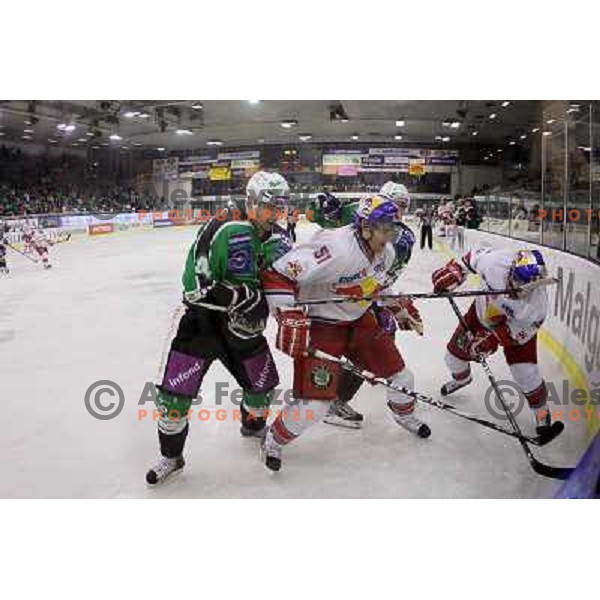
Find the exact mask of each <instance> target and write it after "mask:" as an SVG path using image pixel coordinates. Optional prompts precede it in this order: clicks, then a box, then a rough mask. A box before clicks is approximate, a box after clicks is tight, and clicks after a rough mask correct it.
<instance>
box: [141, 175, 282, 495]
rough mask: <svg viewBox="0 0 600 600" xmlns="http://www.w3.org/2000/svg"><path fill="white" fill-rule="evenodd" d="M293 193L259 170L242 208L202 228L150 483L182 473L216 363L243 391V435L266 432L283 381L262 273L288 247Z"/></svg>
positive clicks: (186, 279)
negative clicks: (270, 339) (193, 422)
mask: <svg viewBox="0 0 600 600" xmlns="http://www.w3.org/2000/svg"><path fill="white" fill-rule="evenodd" d="M288 196H289V187H288V184H287V182H286V181H285V179H284V178H283V177H282V176H281V175H279V174H277V173H266V172H264V171H259V172H258V173H256V174H254V175H253V176H252V177H251V179H250V180H249V182H248V186H247V188H246V204H245V206H244V207H241V208H240V209H237V208H235V207H234V206H233V205H232V204H230V205H229V207H228V209H226V210H224V209H222V210H221V211H217V214H216V215H214V216H213V217H212V218H211V219H210V220H209V221H207V222H206V223H205V224H204V225H203V226H202V227H201V228H200V229H199V231H198V234H197V236H196V240H195V241H194V243H193V245H192V247H191V248H190V251H189V253H188V256H187V260H186V263H185V269H184V273H183V278H182V280H183V302H184V304H185V305H186V311H185V313H184V315H183V316H182V317H181V320H180V322H179V326H178V330H177V334H176V336H175V338H174V339H173V341H172V342H171V347H170V351H169V355H168V359H167V363H166V366H165V369H164V374H163V379H162V383H161V384H160V385H158V386H157V388H158V397H157V401H156V403H157V406H158V409H159V418H158V438H159V443H160V452H161V455H162V456H161V458H160V460H159V461H158V463H157V464H156V465H154V466H153V467H152V468H151V469H150V470H149V471H148V473H147V474H146V481H147V482H148V483H149V484H156V483H158V482H160V481H162V480H163V479H164V478H165V477H167V476H168V475H169V474H171V473H173V472H174V471H178V470H180V469H182V468H183V466H184V464H185V463H184V459H183V449H184V445H185V440H186V437H187V434H188V429H189V423H188V418H187V413H188V411H189V409H190V407H191V404H192V401H193V400H194V398H195V397H196V395H197V394H198V391H199V390H200V386H201V383H202V379H203V378H204V375H205V374H206V372H207V371H208V369H209V367H210V365H211V363H212V362H213V361H214V360H217V359H218V360H220V361H221V362H222V363H223V364H224V365H225V366H226V367H227V369H228V370H229V372H230V373H231V374H232V375H233V377H234V378H235V379H236V381H237V383H238V384H239V386H240V387H241V388H242V390H243V399H242V404H241V420H242V425H241V433H242V435H244V436H256V437H259V436H260V435H262V430H263V429H264V426H265V422H266V410H267V409H268V408H269V404H270V398H271V394H272V391H273V389H274V388H275V386H276V385H277V384H278V383H279V377H278V374H277V369H276V367H275V363H274V361H273V357H272V355H271V352H270V350H269V346H268V345H267V341H266V339H265V337H264V335H263V331H264V329H265V327H266V322H267V317H268V313H269V311H268V306H267V302H266V300H265V298H264V296H263V293H262V290H261V285H260V271H262V270H263V269H265V268H267V267H268V266H270V264H271V263H272V262H273V261H274V260H276V259H277V258H279V257H280V256H282V255H283V254H285V253H286V252H287V251H288V250H289V249H290V248H291V244H290V243H289V241H288V238H287V236H286V233H285V231H284V230H283V229H282V228H281V227H279V226H278V225H277V223H276V220H277V212H278V211H282V210H284V209H285V207H286V205H287V200H288Z"/></svg>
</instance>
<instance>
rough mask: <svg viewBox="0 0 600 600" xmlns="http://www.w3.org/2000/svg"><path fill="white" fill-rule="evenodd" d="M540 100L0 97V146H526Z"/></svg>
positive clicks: (540, 116) (537, 123)
mask: <svg viewBox="0 0 600 600" xmlns="http://www.w3.org/2000/svg"><path fill="white" fill-rule="evenodd" d="M543 106H544V103H543V102H542V101H529V100H527V101H523V100H520V101H508V100H477V101H471V100H456V101H454V100H448V101H380V100H373V101H370V100H341V101H340V100H333V101H328V100H301V101H279V100H273V101H271V100H261V101H251V100H226V101H219V100H209V101H190V100H172V101H169V100H162V101H147V100H128V101H125V100H102V101H50V100H48V101H0V143H1V142H2V140H11V141H15V142H22V143H24V144H27V143H38V144H44V145H46V144H47V145H56V146H75V147H77V146H79V147H102V146H105V147H106V146H108V147H110V146H115V147H120V148H123V147H125V148H127V149H131V150H133V149H135V148H143V149H156V148H164V149H165V150H166V151H170V150H182V149H201V148H203V147H206V146H210V145H223V146H257V145H261V144H298V143H333V142H335V143H339V142H345V143H352V142H353V141H360V142H369V143H391V144H395V145H396V144H397V145H407V146H415V145H418V146H428V147H435V146H437V145H439V146H445V147H449V148H452V147H457V148H460V147H465V146H483V145H487V146H504V145H507V144H509V143H510V142H511V141H514V140H516V141H517V143H522V144H525V143H526V139H527V136H528V135H529V134H530V133H531V130H532V129H533V128H535V127H542V120H543V114H542V113H543V110H544V108H543ZM111 136H112V139H111ZM398 136H401V137H398ZM523 136H525V137H523Z"/></svg>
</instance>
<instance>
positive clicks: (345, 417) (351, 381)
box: [323, 181, 423, 429]
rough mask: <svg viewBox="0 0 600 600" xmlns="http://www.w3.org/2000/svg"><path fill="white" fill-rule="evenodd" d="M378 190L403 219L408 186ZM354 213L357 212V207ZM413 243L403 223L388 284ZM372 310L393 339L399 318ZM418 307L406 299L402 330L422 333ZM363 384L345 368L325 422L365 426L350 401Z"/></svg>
mask: <svg viewBox="0 0 600 600" xmlns="http://www.w3.org/2000/svg"><path fill="white" fill-rule="evenodd" d="M379 193H380V195H382V196H386V197H387V198H390V199H391V200H393V201H394V202H395V203H396V206H397V207H398V211H399V217H400V219H402V217H403V216H404V214H405V213H406V211H408V208H409V206H410V194H409V192H408V189H407V188H406V186H405V185H403V184H401V183H396V182H394V181H388V182H386V183H385V184H384V185H383V186H382V188H381V190H380V192H379ZM357 204H358V203H357ZM354 212H356V210H355V211H354ZM353 216H354V215H353ZM414 243H415V234H414V233H413V231H412V230H411V229H410V227H408V225H406V224H405V223H400V224H399V226H398V233H397V235H396V238H395V239H394V240H393V242H392V245H393V246H394V250H395V252H396V257H395V260H394V262H393V264H392V267H391V268H390V270H389V272H388V278H389V281H388V286H391V285H393V284H394V282H395V281H396V280H397V279H398V277H399V275H400V273H401V271H402V270H403V269H404V268H405V267H406V265H407V264H408V261H409V260H410V257H411V254H412V247H413V245H414ZM372 310H373V311H374V313H375V315H376V316H377V320H378V322H379V324H380V325H381V327H382V328H383V329H384V330H385V331H386V332H387V333H388V334H389V335H391V336H392V338H394V336H395V333H396V330H397V329H398V319H396V318H395V316H394V315H393V314H392V313H391V311H390V310H389V309H387V308H384V307H380V306H378V305H376V304H375V305H374V306H372ZM415 310H416V309H415V308H414V306H413V305H412V304H411V303H409V302H407V303H406V306H405V308H404V312H405V318H404V319H402V320H401V321H400V322H401V323H402V328H403V329H414V330H416V331H417V332H418V333H419V335H422V334H423V331H422V324H421V325H419V320H420V318H419V317H418V313H417V317H416V319H414V320H413V319H411V318H410V316H411V313H412V312H414V311H415ZM362 385H363V380H362V379H361V378H360V377H358V376H357V375H354V374H353V373H350V372H349V371H342V372H341V373H340V377H339V381H338V394H337V398H336V399H335V401H333V402H332V403H331V405H330V407H329V411H328V412H327V414H326V415H325V418H324V419H323V421H324V422H325V423H328V424H330V425H337V426H339V427H347V428H350V429H359V428H360V427H361V426H362V423H363V421H364V417H363V415H362V414H361V413H359V412H358V411H356V410H355V409H354V408H353V407H352V406H350V401H351V400H352V398H354V396H355V395H356V393H357V392H358V390H359V389H360V387H361V386H362Z"/></svg>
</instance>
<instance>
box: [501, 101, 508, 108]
mask: <svg viewBox="0 0 600 600" xmlns="http://www.w3.org/2000/svg"><path fill="white" fill-rule="evenodd" d="M509 104H510V101H509V100H505V101H504V102H503V103H502V108H506V107H507V106H508V105H509Z"/></svg>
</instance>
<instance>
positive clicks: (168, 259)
mask: <svg viewBox="0 0 600 600" xmlns="http://www.w3.org/2000/svg"><path fill="white" fill-rule="evenodd" d="M314 227H315V226H313V225H310V224H302V225H301V226H300V227H299V239H300V240H302V239H303V238H306V237H307V236H309V235H311V234H312V232H313V231H314ZM195 231H196V228H195V227H180V228H169V229H155V230H146V231H144V230H135V231H130V232H123V233H116V234H113V235H108V236H105V237H100V236H99V237H98V238H90V237H88V236H85V237H80V238H75V239H73V240H72V241H70V242H69V243H65V244H60V245H57V246H55V247H54V248H53V249H52V254H51V260H52V262H53V264H54V268H53V269H51V270H49V271H43V270H41V268H40V267H39V265H35V264H33V263H31V262H29V261H27V260H26V259H25V258H23V257H21V256H18V255H16V254H14V253H11V256H10V258H11V266H12V269H13V270H12V272H11V275H10V276H9V277H6V278H4V279H3V280H0V364H2V365H3V372H2V376H1V377H0V389H1V392H2V393H1V397H2V401H3V415H4V416H3V424H4V425H3V433H2V436H1V437H0V440H1V442H0V443H1V451H0V456H1V460H2V477H1V478H0V497H3V498H21V497H24V498H31V497H32V498H367V497H375V498H384V497H390V498H490V497H491V498H550V497H552V496H553V495H554V493H555V491H556V490H557V488H558V486H559V482H557V481H555V480H551V479H545V478H543V477H541V476H538V475H536V474H535V473H534V472H533V471H532V469H531V467H530V465H529V463H528V461H527V460H526V458H525V455H524V454H523V451H522V449H521V447H520V446H519V444H518V443H517V441H516V440H514V439H512V438H509V437H507V436H505V435H502V434H499V433H497V432H494V431H491V430H487V429H484V428H482V427H481V426H479V425H477V424H475V423H471V422H468V421H465V420H462V419H459V418H457V417H455V416H453V415H452V414H450V413H448V412H444V411H440V410H438V409H437V408H434V407H430V406H426V405H423V404H420V405H419V407H418V410H419V414H420V416H421V418H422V419H423V420H424V421H425V422H427V423H428V424H429V425H430V426H431V429H432V435H431V437H430V438H429V439H427V440H421V439H418V438H416V437H415V436H412V435H410V434H409V433H408V432H406V431H405V430H403V429H402V428H400V427H399V426H398V425H396V423H395V422H394V421H393V419H392V417H391V414H389V410H388V409H387V407H386V405H385V401H384V390H383V389H380V388H375V387H371V386H368V385H366V384H364V385H363V387H362V388H361V390H360V392H359V395H358V397H357V398H356V399H355V401H354V406H355V407H356V408H357V409H358V410H360V411H361V412H363V413H364V415H365V423H364V426H363V428H362V429H361V430H348V429H342V428H340V427H332V426H330V425H326V424H324V423H320V424H318V425H317V426H315V427H313V428H312V429H310V430H309V431H308V432H307V433H306V434H305V435H303V436H302V437H301V438H300V439H299V440H297V441H296V442H295V443H293V444H292V445H290V446H288V447H287V448H286V449H285V450H284V463H283V467H282V470H281V472H279V473H270V472H268V471H267V470H266V469H265V468H264V466H263V465H262V464H261V463H260V462H259V459H258V445H259V442H258V440H256V439H245V438H242V437H241V436H240V434H239V422H237V421H235V420H234V419H233V418H232V417H231V414H232V411H233V409H234V408H235V406H234V405H232V404H230V403H228V402H225V403H224V404H222V405H219V406H217V404H216V400H215V385H216V383H217V382H229V385H230V387H229V389H230V390H233V389H234V388H235V387H237V386H236V384H235V382H234V380H233V378H232V377H231V376H230V375H229V374H228V373H227V371H226V370H225V369H224V368H223V367H222V366H221V365H220V364H218V363H215V364H214V365H213V366H212V367H211V369H210V371H209V372H208V374H207V377H206V378H205V380H204V384H203V389H202V396H203V402H202V405H201V406H197V407H194V418H193V420H192V423H191V432H190V436H189V438H188V444H187V447H186V453H185V457H186V460H187V465H186V468H185V469H184V471H183V473H181V474H178V475H176V476H174V477H173V478H171V480H168V481H167V482H165V484H164V485H161V486H157V487H155V488H149V487H148V486H147V485H146V484H145V481H144V475H145V472H146V470H147V468H148V467H149V466H150V465H151V463H152V462H153V461H154V460H155V458H156V457H157V455H158V443H157V434H156V426H155V423H154V422H153V421H152V418H151V412H152V408H153V406H152V404H151V403H150V402H148V403H146V404H145V405H143V406H140V405H138V402H139V399H140V397H141V395H142V391H143V389H144V384H145V382H155V381H157V378H158V372H159V367H160V363H161V356H162V355H163V352H164V350H165V348H166V346H167V343H168V338H169V331H170V329H171V328H172V324H173V321H174V317H176V313H177V310H178V308H179V307H180V298H181V289H180V276H181V272H182V269H183V264H184V261H185V256H186V252H187V249H188V246H189V244H190V243H191V241H192V240H193V238H194V235H195ZM467 242H468V238H467ZM447 260H448V249H447V247H445V246H444V245H443V243H441V242H440V241H439V240H438V241H437V242H436V244H435V248H434V251H433V252H430V251H429V250H423V251H421V250H419V249H418V248H417V247H415V251H414V253H413V258H412V260H411V263H410V265H409V266H408V268H407V269H406V271H405V272H404V274H403V276H402V277H401V278H400V281H399V283H398V285H397V289H398V290H402V291H414V292H419V291H430V289H431V277H430V274H431V272H432V270H433V269H434V268H436V267H438V266H440V265H442V264H443V263H444V262H445V261H447ZM467 303H468V301H463V302H462V303H461V306H462V307H463V308H466V306H467ZM417 306H418V308H419V310H420V311H421V314H422V316H423V320H424V323H425V335H424V337H422V338H419V337H417V335H416V334H414V333H412V332H401V333H399V334H397V337H396V342H397V344H398V345H399V347H400V349H401V351H402V354H403V356H404V358H405V361H406V362H407V364H408V365H409V366H410V368H411V369H412V370H413V371H414V373H415V380H416V389H417V390H418V391H420V392H422V393H425V394H429V395H432V396H434V397H439V388H440V385H441V384H442V383H443V382H444V380H445V378H446V371H445V367H444V362H443V356H444V350H445V344H446V342H447V340H448V338H449V336H450V335H451V333H452V332H453V330H454V328H455V326H456V317H455V316H454V314H453V313H452V311H451V309H450V307H449V305H448V304H447V303H446V302H445V301H443V300H423V301H419V302H418V304H417ZM273 334H274V323H273V322H272V321H270V322H269V326H268V329H267V335H268V338H269V340H270V341H272V340H273ZM272 346H273V344H272ZM540 350H541V357H540V363H541V368H542V372H543V374H544V376H545V378H546V379H547V380H548V381H555V382H556V384H557V387H558V389H560V385H561V382H562V380H563V379H564V378H565V377H566V375H565V373H563V372H562V371H561V367H560V365H559V364H558V363H556V362H555V361H554V359H553V358H552V356H551V355H550V354H549V353H547V352H546V350H545V349H544V348H543V346H541V348H540ZM274 354H275V357H276V361H277V366H278V369H279V373H280V379H281V382H280V384H279V386H278V387H279V388H280V389H282V390H287V389H288V388H289V387H290V385H291V374H292V369H291V359H289V358H288V357H287V356H285V355H283V354H281V353H280V352H278V351H277V350H274ZM490 364H491V366H492V368H493V370H494V373H495V374H496V377H497V379H498V380H502V379H509V378H510V377H509V372H508V368H507V367H506V365H505V364H504V361H503V356H502V354H501V353H497V354H496V355H494V356H493V357H492V358H491V359H490ZM474 373H475V381H474V383H473V384H472V385H471V386H470V387H468V388H466V389H464V390H461V391H460V392H458V393H457V394H455V395H453V396H451V397H450V398H448V401H449V402H451V403H452V404H454V405H456V406H457V407H458V408H460V409H462V410H464V411H467V412H471V413H476V414H480V415H482V416H484V417H485V418H490V419H492V420H493V417H490V415H489V414H488V413H487V412H486V410H485V407H484V403H483V397H484V395H485V392H486V390H487V387H488V381H487V379H486V377H485V375H484V373H483V372H482V371H481V370H480V369H479V368H478V367H477V366H476V365H474ZM99 380H112V381H114V382H116V383H118V385H119V386H120V387H121V388H122V389H123V392H124V395H125V406H124V409H123V410H122V412H121V413H120V414H119V415H118V416H117V417H115V418H114V419H112V420H98V419H95V418H93V417H92V416H91V415H90V414H89V413H88V411H87V409H86V407H85V403H84V396H85V393H86V390H87V389H88V388H89V386H90V385H92V384H93V383H94V382H96V381H99ZM108 400H109V399H107V401H108ZM143 408H145V409H147V411H148V415H149V416H147V417H141V418H140V416H139V412H138V411H139V410H140V409H143ZM200 408H202V409H206V410H207V411H209V413H210V418H208V420H205V421H200V419H199V418H197V416H196V415H197V412H198V410H199V409H200ZM219 408H222V409H225V410H226V411H227V413H228V417H227V418H226V419H225V420H218V419H217V418H215V411H216V410H217V409H219ZM204 415H206V413H204ZM518 420H519V422H520V423H521V425H522V427H523V429H524V431H525V432H527V433H531V432H532V429H533V422H532V420H531V416H530V414H529V412H528V411H527V410H524V411H523V413H522V414H520V415H519V418H518ZM584 427H585V424H584V423H581V424H578V423H568V424H567V427H566V429H565V431H564V432H563V434H562V435H561V436H560V437H559V438H558V439H556V440H554V442H552V443H551V444H550V445H548V446H546V447H543V448H534V452H535V453H536V456H538V457H539V458H540V459H541V460H545V461H546V462H549V463H551V464H555V465H559V466H573V465H574V464H575V463H576V461H577V459H578V457H579V456H580V454H581V452H582V451H583V449H584V445H585V442H584V440H585V437H584V435H583V431H582V429H583V428H584Z"/></svg>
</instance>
